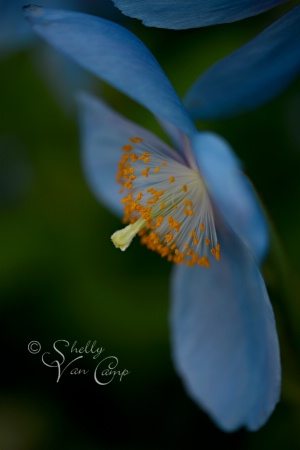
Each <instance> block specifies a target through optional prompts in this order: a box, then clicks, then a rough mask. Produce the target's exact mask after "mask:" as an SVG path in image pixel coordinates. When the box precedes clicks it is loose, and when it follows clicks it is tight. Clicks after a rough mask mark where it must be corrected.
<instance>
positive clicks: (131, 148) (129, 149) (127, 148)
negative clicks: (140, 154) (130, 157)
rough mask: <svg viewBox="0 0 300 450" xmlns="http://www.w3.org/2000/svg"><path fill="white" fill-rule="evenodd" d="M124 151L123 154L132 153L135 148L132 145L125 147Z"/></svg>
mask: <svg viewBox="0 0 300 450" xmlns="http://www.w3.org/2000/svg"><path fill="white" fill-rule="evenodd" d="M122 150H123V152H130V151H131V150H133V146H132V145H130V144H127V145H123V147H122Z"/></svg>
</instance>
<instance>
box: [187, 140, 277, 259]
mask: <svg viewBox="0 0 300 450" xmlns="http://www.w3.org/2000/svg"><path fill="white" fill-rule="evenodd" d="M192 147H193V151H194V154H195V157H196V161H197V164H198V167H199V170H200V173H201V175H202V177H203V178H204V180H205V183H206V185H207V187H208V190H209V193H210V195H211V197H212V199H213V200H214V203H215V205H216V207H217V209H218V210H219V211H220V213H221V214H222V216H223V217H224V218H225V220H226V221H227V223H228V224H229V225H230V226H231V227H232V228H233V229H234V231H235V232H236V233H237V234H238V236H239V237H240V238H241V239H243V240H244V241H245V243H246V244H247V245H248V246H250V248H251V250H252V251H253V253H254V255H255V257H256V259H257V260H258V262H261V261H262V260H263V258H264V257H265V256H266V253H267V250H268V244H269V236H268V227H267V223H266V220H265V217H264V214H263V212H262V209H261V207H260V205H259V202H258V199H257V196H256V194H255V192H254V189H253V188H252V186H251V184H250V182H249V181H248V179H247V178H246V176H245V175H244V174H243V172H242V171H241V168H240V164H239V162H238V160H237V158H236V157H235V155H234V153H233V152H232V150H231V148H230V146H229V145H228V143H227V142H226V141H225V140H224V139H222V138H221V137H220V136H218V135H216V134H214V133H210V132H205V133H198V134H197V135H196V136H195V138H194V139H193V141H192Z"/></svg>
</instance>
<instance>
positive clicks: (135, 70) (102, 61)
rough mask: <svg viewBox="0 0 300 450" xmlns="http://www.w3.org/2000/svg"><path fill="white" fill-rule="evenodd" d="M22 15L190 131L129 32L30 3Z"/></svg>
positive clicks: (57, 43) (164, 82)
mask: <svg viewBox="0 0 300 450" xmlns="http://www.w3.org/2000/svg"><path fill="white" fill-rule="evenodd" d="M25 14H26V16H27V18H28V19H29V20H30V22H31V24H32V26H33V29H34V30H35V31H36V32H37V33H38V34H39V35H40V36H42V37H43V38H44V39H46V40H47V41H48V42H49V43H51V44H52V45H54V46H55V47H56V48H58V49H59V50H61V51H63V52H64V53H66V54H67V55H68V56H70V57H72V58H73V59H74V60H75V61H76V62H77V63H79V64H81V65H82V66H83V67H85V68H86V69H88V70H90V71H91V72H92V73H94V74H96V75H98V76H100V77H101V78H103V79H104V80H105V81H107V82H108V83H110V84H112V85H113V86H115V87H116V88H118V89H119V90H121V91H123V92H125V94H127V95H128V96H130V97H132V98H133V99H134V100H136V101H138V102H139V103H141V104H142V105H144V106H146V107H147V108H148V109H149V110H150V111H152V112H153V114H155V115H157V116H158V117H161V118H162V119H165V120H167V121H169V122H171V123H173V124H174V125H176V126H178V127H179V128H180V129H181V130H182V131H183V132H185V133H186V134H191V133H193V132H194V131H195V127H194V124H193V123H192V121H191V119H190V117H189V115H188V113H187V111H186V110H185V108H184V106H183V105H182V103H181V100H180V99H179V97H178V95H177V94H176V92H175V90H174V88H173V87H172V85H171V83H170V81H169V80H168V78H167V77H166V75H165V73H164V72H163V70H162V69H161V67H160V65H159V64H158V62H157V61H156V59H155V58H154V57H153V55H152V54H151V52H150V51H149V50H148V49H147V47H146V46H145V45H144V44H143V43H142V42H141V41H140V40H139V39H138V38H136V37H135V36H134V35H133V34H132V33H131V32H130V31H128V30H126V29H125V28H123V27H121V26H120V25H117V24H115V23H113V22H109V21H107V20H104V19H101V18H99V17H94V16H89V15H86V14H81V13H75V12H68V11H59V10H51V9H48V10H47V9H43V8H39V7H35V6H31V7H27V8H26V9H25Z"/></svg>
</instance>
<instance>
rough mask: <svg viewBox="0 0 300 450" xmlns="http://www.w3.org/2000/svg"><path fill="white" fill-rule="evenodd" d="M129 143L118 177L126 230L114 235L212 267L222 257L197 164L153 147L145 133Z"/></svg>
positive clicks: (122, 244) (121, 242) (117, 240)
mask: <svg viewBox="0 0 300 450" xmlns="http://www.w3.org/2000/svg"><path fill="white" fill-rule="evenodd" d="M129 141H130V144H127V145H124V146H123V148H122V150H123V152H124V153H123V155H122V157H121V160H120V162H119V170H118V174H117V181H118V182H119V183H120V184H121V185H122V188H121V189H120V194H123V193H125V196H124V197H123V198H122V199H121V202H122V203H123V205H124V219H123V222H124V223H129V225H128V226H126V227H125V228H124V229H122V230H119V231H117V232H115V233H114V234H113V235H112V241H113V243H114V244H115V246H116V247H118V248H120V249H121V250H125V249H126V248H127V247H128V246H129V245H130V243H131V241H132V239H133V237H134V236H135V235H136V234H138V235H139V236H141V242H142V244H145V245H146V246H147V247H148V248H149V249H150V250H154V251H156V252H158V253H159V254H160V255H161V256H163V257H167V259H168V260H169V261H173V262H175V263H177V264H181V263H183V264H186V265H188V266H194V265H195V264H198V265H200V266H204V267H209V266H210V262H209V256H210V255H213V256H214V257H215V258H216V259H217V260H218V261H219V259H220V245H219V244H218V243H217V236H216V230H215V225H214V217H213V210H212V207H211V203H210V199H209V196H208V194H207V190H206V187H205V185H204V183H203V181H202V179H201V177H200V174H199V172H198V170H197V168H196V167H195V168H191V167H188V166H187V165H185V164H184V162H183V161H181V160H180V158H179V157H178V156H177V155H176V153H175V152H174V155H172V154H170V153H171V152H167V151H165V150H163V149H159V150H158V149H156V148H152V147H151V146H150V145H148V144H147V143H144V142H143V141H142V139H141V138H138V137H136V138H130V139H129Z"/></svg>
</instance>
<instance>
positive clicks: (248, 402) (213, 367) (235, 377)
mask: <svg viewBox="0 0 300 450" xmlns="http://www.w3.org/2000/svg"><path fill="white" fill-rule="evenodd" d="M217 234H218V239H219V241H220V243H221V260H220V261H219V262H217V261H213V262H212V265H211V267H210V268H209V269H206V268H201V267H200V268H199V267H197V266H195V267H192V268H189V267H186V266H176V267H175V268H174V272H173V278H172V309H171V318H170V319H171V329H172V345H173V357H174V361H175V365H176V368H177V370H178V372H179V374H180V375H181V377H182V379H183V383H184V385H185V387H186V389H187V391H188V392H189V394H190V396H191V397H192V398H193V399H194V400H195V401H196V403H197V404H198V405H199V406H201V407H203V409H204V410H206V412H207V413H208V414H209V415H210V416H211V417H212V419H213V420H214V421H215V422H216V423H217V425H218V426H219V427H221V428H222V429H224V430H225V431H234V430H236V429H237V428H239V427H241V426H245V427H247V428H248V429H249V430H252V431H254V430H257V429H258V428H260V427H261V426H262V425H263V424H264V423H265V422H266V421H267V419H268V418H269V416H270V414H271V413H272V411H273V409H274V407H275V405H276V403H277V401H278V399H279V393H280V378H281V370H280V357H279V346H278V339H277V334H276V326H275V321H274V316H273V311H272V307H271V305H270V302H269V298H268V294H267V291H266V287H265V285H264V282H263V279H262V277H261V275H260V272H259V270H258V268H257V266H256V264H255V262H254V259H253V257H252V254H251V252H249V250H248V249H247V247H246V246H245V245H244V244H243V243H242V241H240V240H239V239H238V238H237V236H236V235H234V234H233V233H232V232H231V231H228V230H226V229H225V228H224V227H223V228H222V229H220V228H218V229H217Z"/></svg>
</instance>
